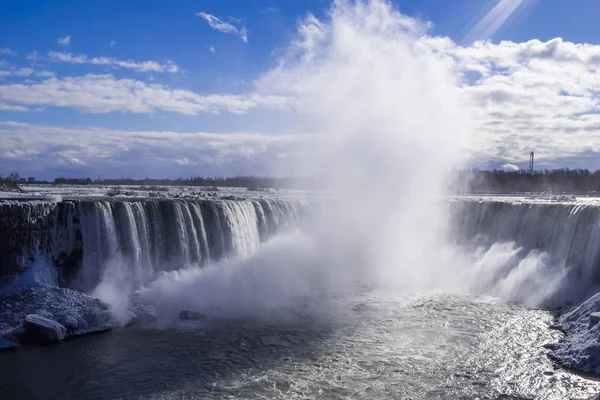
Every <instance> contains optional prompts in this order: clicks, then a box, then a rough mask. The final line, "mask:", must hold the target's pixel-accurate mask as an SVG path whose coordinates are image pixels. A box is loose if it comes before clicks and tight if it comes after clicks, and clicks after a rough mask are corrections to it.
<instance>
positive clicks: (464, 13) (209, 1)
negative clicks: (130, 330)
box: [0, 0, 600, 178]
mask: <svg viewBox="0 0 600 400" xmlns="http://www.w3.org/2000/svg"><path fill="white" fill-rule="evenodd" d="M351 3H352V2H351ZM499 3H512V4H513V5H514V6H515V7H516V9H515V10H514V12H512V13H511V14H510V16H509V17H508V18H507V19H506V20H502V21H500V22H501V23H500V25H499V28H498V29H497V30H494V33H493V34H492V35H491V36H490V35H489V34H488V33H486V32H483V33H482V32H479V31H477V29H475V27H476V26H477V24H478V22H480V21H482V20H483V19H485V16H486V15H487V14H488V13H489V12H490V10H493V9H494V7H496V6H498V5H499ZM392 4H393V6H394V7H395V8H396V9H398V10H400V12H401V13H402V14H404V15H406V16H408V17H411V18H417V19H419V20H422V21H430V22H431V23H432V24H433V27H432V28H430V29H429V30H428V31H427V32H426V33H425V35H426V36H428V37H441V38H445V39H447V40H448V41H450V42H451V45H447V47H445V48H444V50H443V51H442V52H443V53H444V54H446V55H449V56H450V57H452V58H454V59H456V60H458V61H457V65H458V67H457V70H458V73H459V74H462V75H461V76H463V77H466V78H465V82H466V83H465V84H464V85H465V88H464V89H465V93H468V94H469V95H472V96H473V97H472V98H471V100H470V105H471V107H473V108H474V109H475V110H476V113H477V114H478V116H479V117H478V118H479V119H478V120H481V118H482V117H481V112H482V110H486V111H485V112H486V113H487V114H486V118H492V119H493V118H499V119H500V120H502V121H503V123H505V125H502V129H500V128H498V127H497V126H498V124H495V125H494V124H493V123H492V122H491V121H490V120H488V119H486V120H485V121H483V122H481V123H482V124H484V125H485V126H492V125H494V126H495V127H493V128H490V138H491V139H486V140H483V142H485V143H482V144H477V143H475V144H473V145H472V149H471V156H472V157H471V164H472V165H477V166H481V167H499V166H502V165H518V166H526V164H527V158H526V157H523V159H521V158H520V154H521V153H523V154H528V153H527V152H526V149H527V148H529V147H531V142H532V141H533V143H536V142H539V136H536V135H540V134H544V135H546V136H545V137H549V136H550V135H553V136H552V138H555V140H554V142H555V143H554V144H553V145H550V144H546V147H548V148H547V149H545V148H544V149H543V150H542V155H541V158H540V159H541V160H542V161H541V162H542V165H544V162H545V163H546V164H545V166H550V167H554V166H556V167H562V166H570V167H587V168H590V169H596V168H600V163H599V162H598V161H597V160H598V157H595V156H594V155H595V154H596V153H597V150H598V149H599V148H600V140H599V139H598V138H596V136H598V133H597V131H595V127H596V126H598V121H596V120H595V118H594V115H595V114H597V112H596V111H595V110H596V105H597V101H596V94H595V93H596V92H597V87H596V83H595V82H594V81H593V74H594V73H595V70H594V69H592V67H590V65H591V64H593V63H592V61H593V60H595V58H594V57H595V54H596V53H595V51H596V50H597V49H596V48H595V47H594V45H597V44H599V43H600V30H598V29H597V28H596V26H597V21H596V19H597V16H598V15H600V2H597V1H588V0H576V1H573V2H566V1H541V0H502V1H499V0H490V1H480V0H453V1H446V0H412V1H409V0H405V1H404V0H395V1H393V2H392ZM505 6H508V7H509V8H510V7H511V4H508V5H506V4H505ZM330 7H331V2H329V1H325V0H285V1H284V0H256V1H233V0H204V1H197V0H196V1H176V2H168V3H167V2H164V1H156V0H144V1H126V2H125V1H61V2H56V1H27V0H23V1H5V2H2V3H0V140H1V142H0V174H2V173H3V174H7V173H9V172H11V171H13V170H17V171H20V172H21V173H22V174H25V175H36V176H39V177H43V178H52V177H54V176H55V175H57V174H62V175H69V176H83V175H91V176H97V175H105V176H107V175H108V176H135V177H140V176H146V175H147V174H153V175H158V176H190V175H216V174H219V175H221V174H225V175H231V174H246V173H253V174H263V173H271V172H273V169H274V167H275V163H274V161H273V160H274V159H275V158H276V156H278V154H277V153H276V152H277V151H282V152H283V150H282V149H283V148H285V146H286V145H288V144H289V143H288V142H289V141H291V142H294V143H295V141H296V140H297V138H293V139H290V138H289V137H288V138H285V139H282V140H283V141H282V142H281V143H276V144H274V141H273V140H271V138H272V137H275V136H281V135H294V134H298V133H300V132H298V131H297V130H298V129H300V127H299V126H298V125H297V124H294V123H290V119H289V118H288V117H287V111H288V110H286V108H287V104H289V98H287V99H282V98H281V97H278V96H276V95H269V94H265V93H261V92H260V90H258V89H257V85H259V82H260V79H261V77H262V76H264V75H265V74H267V72H268V71H270V70H273V69H274V68H276V66H277V65H278V63H279V62H280V61H281V59H282V57H284V55H285V54H286V52H287V51H288V50H289V47H290V43H293V41H294V40H295V38H297V37H298V24H299V21H302V20H303V19H304V18H306V16H307V15H308V14H312V15H314V16H315V17H316V18H317V19H318V20H321V21H323V22H324V23H331V24H332V25H333V24H334V22H332V21H330V17H329V16H328V10H329V9H330ZM474 29H475V31H474ZM482 35H483V36H482ZM555 38H561V39H562V40H561V41H560V42H552V40H553V39H555ZM473 40H484V41H485V40H489V41H488V42H481V43H487V45H485V46H487V47H485V46H484V47H485V48H482V47H479V48H478V47H473V45H472V41H473ZM502 41H504V43H510V44H511V45H510V46H507V45H504V47H503V46H502V45H501V43H500V42H502ZM532 41H535V43H534V42H532ZM584 44H585V45H584ZM578 45H579V47H577V46H578ZM448 46H449V47H448ZM519 46H521V47H519ZM535 46H538V47H540V46H541V50H540V49H537V48H536V49H534V47H535ZM517 48H519V49H520V50H516V49H517ZM469 49H471V50H473V51H477V52H478V54H479V55H480V56H473V55H472V54H471V52H469V51H470V50H469ZM507 49H509V50H507ZM524 49H525V50H526V51H533V50H532V49H534V50H535V51H534V52H537V53H536V54H533V53H527V54H529V55H531V57H533V58H532V59H528V61H526V62H525V61H523V54H524V53H523V51H525V50H524ZM548 49H549V50H551V51H550V53H552V54H551V58H552V57H559V58H560V57H562V56H561V54H563V52H565V51H566V52H569V51H571V52H572V53H573V54H575V53H577V55H575V56H573V57H571V56H569V57H567V58H569V60H571V59H579V60H581V59H585V60H584V62H585V63H586V64H585V65H586V66H585V68H586V71H587V72H588V73H589V74H590V77H589V78H590V79H589V84H588V85H587V86H585V85H583V84H582V87H584V90H585V93H574V92H573V93H570V92H569V89H568V87H570V85H571V86H572V84H573V81H572V80H569V79H568V78H564V79H565V81H564V82H561V83H557V81H556V80H555V79H563V78H561V76H563V75H564V74H562V73H561V74H556V71H553V69H552V68H551V66H552V65H554V64H552V63H550V64H548V68H546V67H544V68H545V69H544V68H541V69H540V67H539V65H537V64H536V63H537V61H536V62H534V61H531V60H533V59H535V60H541V57H540V56H539V54H542V53H543V54H546V53H544V51H545V50H548ZM556 49H559V51H555V50H556ZM507 52H509V53H510V54H508V53H507ZM540 52H541V53H540ZM467 53H468V56H465V54H467ZM517 53H518V54H517ZM507 54H508V55H507ZM532 54H533V55H532ZM599 54H600V53H599ZM503 57H508V58H510V59H512V60H513V61H514V63H509V64H507V65H503V61H502V59H503ZM467 58H468V60H466V59H467ZM564 59H565V58H564V57H563V58H561V59H560V60H563V61H564ZM551 61H552V60H551ZM554 61H556V60H554ZM473 63H476V64H477V65H479V66H473ZM534 64H535V65H534ZM481 66H484V68H486V71H487V72H485V73H483V74H482V73H481V70H480V67H481ZM580 67H582V66H581V65H579V66H575V67H573V68H574V69H573V78H572V79H575V77H576V76H578V75H579V72H578V71H579V70H578V69H577V68H580ZM507 70H508V71H509V73H506V72H505V71H507ZM525 70H527V72H535V73H536V74H538V75H536V77H540V79H541V80H543V81H544V82H550V81H552V83H551V84H550V83H548V85H551V86H548V87H547V88H546V89H548V90H552V88H556V87H561V88H562V89H560V90H559V91H561V93H562V97H561V98H559V99H557V103H556V104H555V106H556V107H557V110H559V111H556V112H554V111H553V112H554V114H550V115H545V116H536V118H538V120H536V122H537V123H536V124H532V126H527V127H525V126H524V125H523V124H522V120H520V119H518V118H522V116H521V117H519V116H518V115H517V114H518V113H519V112H521V111H522V110H523V107H522V106H521V105H519V104H517V103H514V104H513V105H514V107H515V111H514V112H513V113H512V114H511V115H504V116H501V117H500V116H499V114H498V110H494V109H493V106H494V104H496V105H497V106H498V107H499V109H500V111H503V110H506V109H507V104H506V103H502V102H506V98H507V96H506V95H503V96H498V93H499V92H498V91H499V90H501V91H504V92H506V93H513V94H514V93H516V92H515V90H517V89H523V87H524V86H523V85H522V84H521V83H522V82H521V83H519V81H518V79H519V77H522V74H523V72H524V71H525ZM503 71H504V72H503ZM513 72H514V75H511V74H512V73H513ZM553 74H554V75H553ZM567 75H568V74H567ZM494 77H496V79H492V78H494ZM498 77H500V78H502V79H504V81H503V82H501V84H502V85H504V86H503V87H502V88H499V87H497V85H499V84H500V83H499V80H498ZM542 78H543V79H542ZM528 79H530V80H531V79H532V78H531V75H528ZM536 79H537V78H536ZM584 79H585V78H584ZM494 85H496V86H494ZM510 85H513V86H510ZM515 85H516V86H515ZM557 85H558V86H557ZM563 86H564V87H563ZM565 88H567V89H565ZM486 90H487V91H486ZM557 90H558V89H557ZM73 92H74V93H73ZM183 92H184V93H183ZM484 92H485V96H487V97H485V99H483V97H482V96H484V94H482V93H484ZM517 92H518V90H517ZM131 93H134V94H133V95H131ZM565 93H567V94H569V96H564V94H565ZM177 96H181V97H177ZM194 96H197V97H194ZM212 96H225V97H224V98H217V99H215V98H213V97H212ZM557 96H558V94H557ZM582 96H583V97H586V96H587V97H586V99H587V100H588V101H587V102H586V104H587V105H586V106H584V105H583V104H582V103H583V102H582V100H581V99H582ZM564 97H569V99H570V100H572V102H571V103H569V104H572V105H573V109H572V112H571V114H569V115H562V114H564V113H563V112H562V111H560V110H565V109H570V108H569V107H570V105H569V106H566V105H565V104H566V103H565V101H567V100H565V99H564ZM588 97H589V98H588ZM500 98H502V99H503V100H502V101H500V100H499V99H500ZM482 99H483V100H482ZM199 103H201V104H200V105H199ZM284 103H285V104H284ZM501 103H502V104H501ZM559 103H560V104H559ZM511 104H512V103H511ZM546 106H547V107H548V108H551V107H552V105H546ZM478 107H479V108H478ZM540 107H542V105H540ZM508 108H510V107H508ZM488 114H489V115H488ZM539 118H546V119H547V121H548V122H549V123H550V122H552V123H553V124H555V125H556V126H553V127H552V129H553V130H552V132H558V133H549V131H544V132H542V130H540V126H541V127H543V126H546V123H545V122H544V121H543V120H539ZM581 118H583V119H584V120H585V121H581ZM576 119H577V121H575V120H576ZM569 121H571V122H573V121H575V122H576V125H574V126H573V127H565V126H564V124H565V123H568V122H569ZM550 125H551V124H550ZM550 125H548V126H550ZM583 125H585V126H583ZM303 128H304V127H303ZM486 129H487V128H486ZM524 131H526V132H525V133H523V134H521V133H522V132H524ZM106 132H109V133H108V134H106ZM122 132H128V133H129V136H134V137H135V136H136V133H137V135H138V136H139V137H140V138H139V139H136V140H135V141H132V139H129V140H130V142H128V143H129V144H128V145H127V146H126V147H127V148H126V149H123V148H121V150H119V146H121V147H123V146H124V145H123V143H124V141H122V140H120V139H119V137H120V136H121V135H122ZM140 132H141V133H140ZM165 132H167V133H168V134H167V133H165ZM515 132H519V136H518V137H517V136H515ZM574 132H575V133H574ZM154 133H156V135H158V136H161V139H160V140H166V141H168V140H170V139H167V138H166V137H169V138H170V137H172V135H173V134H177V133H181V134H182V135H184V136H183V137H186V136H185V135H186V134H187V135H188V138H189V134H199V133H202V134H210V135H214V136H208V137H209V138H217V139H216V141H217V142H219V144H215V141H214V140H212V139H210V140H209V139H206V138H204V137H203V136H202V135H200V136H198V135H197V136H194V139H189V140H193V141H194V146H195V147H194V149H196V151H197V152H198V151H199V152H200V153H202V154H203V156H202V157H200V158H199V159H195V157H194V156H193V155H194V154H196V153H195V152H191V153H190V150H189V149H181V154H179V153H178V151H177V148H175V147H173V148H170V149H169V151H168V152H167V151H165V155H164V157H163V156H161V157H156V155H157V153H160V149H161V146H162V145H149V146H150V147H148V146H146V144H148V143H149V144H152V143H155V142H157V140H158V139H156V138H155V139H152V138H151V137H152V136H153V134H154ZM251 134H254V135H256V136H255V138H256V139H248V138H246V139H243V140H242V139H239V137H238V136H240V135H242V136H243V135H251ZM567 134H571V136H565V135H567ZM156 135H155V136H156ZM236 135H237V136H236ZM573 135H575V136H573ZM109 137H110V138H113V139H112V140H113V141H114V142H110V141H109V139H108V138H109ZM42 139H43V140H42ZM588 139H589V140H588ZM221 142H222V143H221ZM574 142H575V143H576V145H575V144H573V143H574ZM187 143H189V142H187ZM207 143H208V144H207ZM249 143H251V144H249ZM265 143H268V145H266V144H265ZM565 143H570V145H569V146H568V148H567V149H566V150H565V145H564V144H565ZM184 146H185V145H184ZM111 148H113V149H112V150H111ZM240 148H241V149H242V150H241V151H240V150H239V149H240ZM561 149H562V150H565V151H562V152H561ZM186 151H187V152H186ZM273 152H275V153H273ZM284 153H285V154H288V153H289V151H288V150H286V151H285V152H284ZM544 154H545V155H546V158H544ZM578 154H581V155H582V156H581V157H578ZM590 154H591V155H592V156H590ZM156 160H160V162H157V161H156ZM544 160H545V161H544ZM552 160H560V161H552ZM161 163H162V164H161Z"/></svg>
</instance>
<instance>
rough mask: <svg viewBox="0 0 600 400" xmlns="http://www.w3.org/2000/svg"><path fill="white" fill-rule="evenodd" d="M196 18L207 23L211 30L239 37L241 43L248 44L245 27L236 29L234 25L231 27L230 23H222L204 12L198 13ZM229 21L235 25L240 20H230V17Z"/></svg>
mask: <svg viewBox="0 0 600 400" xmlns="http://www.w3.org/2000/svg"><path fill="white" fill-rule="evenodd" d="M196 16H198V17H200V18H202V19H204V20H205V21H206V22H208V25H209V26H210V27H211V28H213V29H216V30H218V31H220V32H223V33H228V34H231V35H236V36H239V38H240V39H242V41H244V42H246V43H248V31H247V30H246V27H244V26H242V27H240V28H238V27H236V26H235V25H233V24H232V23H229V22H226V21H223V20H222V19H220V18H218V17H215V16H214V15H211V14H208V13H205V12H199V13H197V14H196ZM230 20H231V21H232V22H234V23H237V24H239V23H240V20H238V19H235V18H232V17H230Z"/></svg>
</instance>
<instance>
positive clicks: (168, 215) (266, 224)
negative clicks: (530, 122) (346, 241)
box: [74, 199, 307, 291]
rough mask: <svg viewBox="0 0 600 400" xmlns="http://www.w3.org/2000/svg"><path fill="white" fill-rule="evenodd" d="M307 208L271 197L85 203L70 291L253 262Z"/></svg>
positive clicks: (141, 282) (298, 203)
mask: <svg viewBox="0 0 600 400" xmlns="http://www.w3.org/2000/svg"><path fill="white" fill-rule="evenodd" d="M306 207H307V205H306V203H303V202H300V201H292V200H285V201H284V200H276V199H258V200H220V201H203V200H198V201H193V200H186V201H183V200H168V201H160V200H137V201H82V202H80V203H79V205H78V210H79V216H80V220H81V230H82V237H83V249H82V250H83V260H82V265H81V270H80V272H79V275H78V277H77V279H76V281H75V283H74V286H75V287H77V288H79V289H81V290H83V291H90V290H92V289H93V288H94V287H96V286H97V285H98V283H99V282H100V281H101V280H103V279H106V274H108V275H109V276H112V277H114V278H115V279H119V280H121V281H122V280H126V281H127V282H128V284H129V285H131V286H132V287H137V286H140V285H143V284H146V283H148V282H150V281H151V280H152V279H153V278H154V277H155V276H156V274H157V273H159V272H161V271H172V270H178V269H181V268H187V267H193V266H202V265H206V264H207V263H208V262H210V261H216V260H218V259H221V258H223V257H227V256H233V255H237V256H243V257H247V256H250V255H252V254H253V253H254V252H256V250H257V249H258V247H259V244H260V242H261V241H263V240H266V239H268V238H269V237H271V236H272V235H274V234H275V233H277V232H278V231H280V230H282V229H284V228H286V227H289V226H291V223H292V222H296V223H297V222H298V221H299V218H300V216H301V215H302V214H303V212H304V210H305V209H306Z"/></svg>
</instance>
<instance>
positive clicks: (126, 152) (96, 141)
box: [0, 121, 307, 178]
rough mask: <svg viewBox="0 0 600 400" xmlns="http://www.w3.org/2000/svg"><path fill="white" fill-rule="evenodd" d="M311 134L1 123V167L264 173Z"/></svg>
mask: <svg viewBox="0 0 600 400" xmlns="http://www.w3.org/2000/svg"><path fill="white" fill-rule="evenodd" d="M306 140H307V139H306V136H304V137H302V138H301V137H300V136H298V135H265V134H260V133H228V134H216V133H205V132H169V131H163V132H156V131H124V130H110V129H103V128H77V129H74V128H63V127H54V126H41V125H30V124H26V123H20V122H10V121H9V122H0V142H1V143H2V146H0V170H14V169H18V170H19V171H21V172H22V173H23V174H27V175H30V174H31V175H36V176H40V177H46V178H52V177H55V176H57V175H69V176H96V175H97V174H102V176H106V177H108V176H113V177H120V176H122V175H123V174H124V173H126V174H127V175H128V176H131V177H137V178H143V177H146V176H156V177H161V176H192V175H199V174H202V175H218V174H220V175H233V174H239V173H242V172H243V173H246V174H264V173H265V172H266V171H272V170H273V168H274V167H275V165H276V164H277V163H278V160H279V159H280V156H281V155H282V154H291V152H292V151H293V150H294V149H297V148H298V147H299V143H300V142H303V143H304V142H305V141H306Z"/></svg>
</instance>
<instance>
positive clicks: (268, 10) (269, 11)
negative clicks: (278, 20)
mask: <svg viewBox="0 0 600 400" xmlns="http://www.w3.org/2000/svg"><path fill="white" fill-rule="evenodd" d="M280 12H281V11H280V10H279V8H277V7H265V8H263V9H262V13H263V14H278V13H280Z"/></svg>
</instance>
